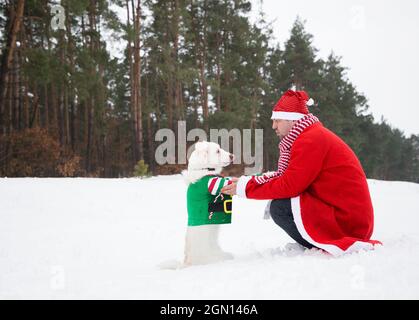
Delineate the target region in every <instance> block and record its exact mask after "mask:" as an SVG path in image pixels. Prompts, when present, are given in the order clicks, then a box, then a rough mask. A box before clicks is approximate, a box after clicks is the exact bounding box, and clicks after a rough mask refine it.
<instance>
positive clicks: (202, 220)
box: [187, 175, 232, 226]
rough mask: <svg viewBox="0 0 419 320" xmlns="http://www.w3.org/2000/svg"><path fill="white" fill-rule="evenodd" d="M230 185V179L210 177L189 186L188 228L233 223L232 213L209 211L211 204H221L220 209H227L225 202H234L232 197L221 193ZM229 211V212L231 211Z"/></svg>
mask: <svg viewBox="0 0 419 320" xmlns="http://www.w3.org/2000/svg"><path fill="white" fill-rule="evenodd" d="M229 183H231V182H230V180H229V178H223V177H220V176H215V175H208V176H205V177H203V178H201V179H199V180H198V181H196V182H194V183H191V184H190V185H189V187H188V192H187V207H188V226H200V225H206V224H226V223H231V212H225V211H224V210H223V211H215V212H212V211H211V210H210V209H209V206H211V205H210V204H214V203H218V202H221V204H219V205H218V207H222V208H225V206H224V205H227V203H224V202H225V200H227V202H231V201H232V197H231V196H230V195H226V194H221V192H220V191H221V188H222V187H224V185H227V184H229ZM231 204H232V203H230V205H231ZM210 208H211V207H210ZM230 208H231V207H230ZM230 208H228V209H230ZM228 209H227V211H229V210H228Z"/></svg>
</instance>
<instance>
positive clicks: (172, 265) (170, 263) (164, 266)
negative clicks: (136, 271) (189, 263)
mask: <svg viewBox="0 0 419 320" xmlns="http://www.w3.org/2000/svg"><path fill="white" fill-rule="evenodd" d="M184 267H185V266H184V264H183V263H182V262H180V261H178V260H174V259H173V260H166V261H163V262H161V263H159V264H158V265H157V268H159V269H161V270H178V269H182V268H184Z"/></svg>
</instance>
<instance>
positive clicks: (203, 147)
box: [195, 141, 208, 152]
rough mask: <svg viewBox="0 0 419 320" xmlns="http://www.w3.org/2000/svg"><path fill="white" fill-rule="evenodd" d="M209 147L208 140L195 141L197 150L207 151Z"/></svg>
mask: <svg viewBox="0 0 419 320" xmlns="http://www.w3.org/2000/svg"><path fill="white" fill-rule="evenodd" d="M207 148H208V142H206V141H199V142H197V143H195V150H196V151H198V152H202V151H206V150H207Z"/></svg>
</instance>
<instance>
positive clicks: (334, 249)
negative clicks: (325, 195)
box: [291, 196, 374, 257]
mask: <svg viewBox="0 0 419 320" xmlns="http://www.w3.org/2000/svg"><path fill="white" fill-rule="evenodd" d="M291 211H292V215H293V217H294V222H295V224H296V225H297V229H298V232H299V233H300V234H301V236H302V237H303V238H304V240H306V241H308V242H309V243H311V244H312V245H315V246H316V247H317V248H320V249H323V250H324V251H326V252H328V253H330V254H331V255H333V256H335V257H339V256H341V255H343V254H346V253H351V252H355V251H359V250H372V249H374V245H373V244H372V243H369V242H364V241H355V242H354V243H353V244H352V245H351V246H350V247H349V248H348V249H346V250H342V249H341V248H339V247H338V246H335V245H333V244H324V243H319V242H316V241H314V240H313V239H312V238H311V237H310V235H309V234H308V232H307V230H306V229H305V228H304V224H303V219H302V217H301V205H300V196H297V197H294V198H291Z"/></svg>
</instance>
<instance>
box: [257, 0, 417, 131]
mask: <svg viewBox="0 0 419 320" xmlns="http://www.w3.org/2000/svg"><path fill="white" fill-rule="evenodd" d="M252 3H253V11H255V12H257V10H258V8H259V7H260V0H252ZM262 8H263V11H264V12H265V14H266V18H267V19H268V21H273V20H275V22H274V23H273V24H272V27H273V30H274V35H275V37H276V39H277V40H278V41H279V42H280V44H281V47H282V48H283V45H284V42H285V41H286V40H287V39H288V37H289V34H290V30H291V27H292V24H293V22H294V21H295V18H296V17H297V15H299V16H300V17H301V18H303V19H304V20H306V30H307V31H308V32H309V33H311V34H312V35H313V37H314V38H313V40H314V41H313V44H314V46H315V47H316V48H317V49H319V55H320V56H321V57H323V58H326V57H327V56H328V54H329V53H330V52H331V50H333V51H334V53H335V54H336V55H339V56H342V64H343V65H344V66H346V67H348V68H349V70H348V71H347V75H348V78H349V79H350V81H351V82H352V83H353V84H354V85H355V86H356V87H357V89H358V91H360V92H362V93H364V94H365V96H366V97H367V98H368V100H369V105H370V111H371V113H372V114H373V115H374V118H375V119H376V120H380V119H381V116H384V118H385V119H386V120H387V121H388V123H390V124H391V125H392V126H394V127H397V128H399V129H401V130H402V131H404V132H405V133H406V135H410V134H419V79H418V77H419V1H418V0H400V1H396V0H345V1H342V0H340V1H336V0H315V1H313V0H293V1H282V0H263V4H262Z"/></svg>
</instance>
